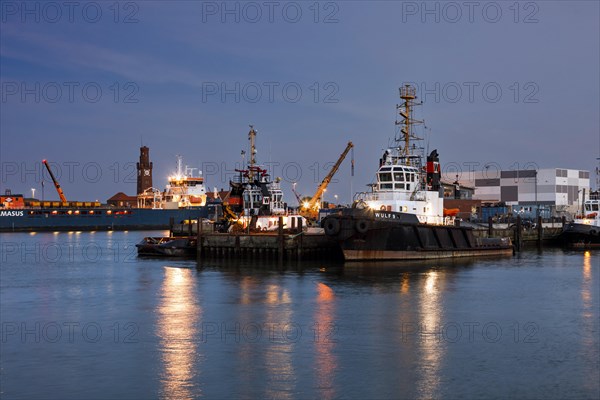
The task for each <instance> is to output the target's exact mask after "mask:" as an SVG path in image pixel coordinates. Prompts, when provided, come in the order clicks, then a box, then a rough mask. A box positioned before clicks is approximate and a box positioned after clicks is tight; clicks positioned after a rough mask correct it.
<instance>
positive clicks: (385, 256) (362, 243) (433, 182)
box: [321, 85, 513, 261]
mask: <svg viewBox="0 0 600 400" xmlns="http://www.w3.org/2000/svg"><path fill="white" fill-rule="evenodd" d="M400 98H401V99H402V100H403V103H402V104H401V105H398V106H397V109H398V114H399V115H400V116H401V117H402V120H401V121H396V125H401V127H400V129H399V131H398V133H397V134H396V136H395V138H394V141H393V144H392V146H390V147H389V148H388V149H387V150H386V151H385V152H384V153H383V156H382V158H381V159H380V160H379V169H378V171H377V173H376V179H377V180H376V182H375V183H373V184H371V185H369V186H370V187H371V190H370V191H369V192H362V193H358V194H357V195H356V197H355V201H354V203H353V205H352V207H349V208H342V209H339V210H337V211H336V212H333V213H331V214H330V215H328V216H327V217H325V218H324V219H323V220H322V222H321V226H322V227H323V228H324V230H325V234H327V235H328V236H331V237H333V238H335V239H336V240H337V241H338V243H339V245H340V246H341V249H342V252H343V254H344V259H345V260H346V261H360V260H423V259H438V258H452V257H474V256H488V255H512V253H513V246H512V244H511V242H510V239H509V238H497V239H491V238H490V239H480V238H476V237H475V236H474V235H473V231H472V228H470V227H464V226H460V220H457V219H455V218H454V216H453V214H455V213H453V212H452V210H444V195H443V188H442V187H441V169H440V163H439V155H438V152H437V150H433V151H431V152H430V153H429V155H428V156H427V158H426V164H424V163H423V160H424V159H425V149H424V148H423V147H422V146H421V147H418V146H416V144H413V143H411V141H415V140H421V139H420V138H418V137H417V136H416V135H415V133H414V132H413V126H414V125H417V124H422V123H423V121H419V120H416V119H414V118H413V116H412V111H413V107H414V106H415V105H417V103H416V101H415V100H416V90H415V88H414V87H412V86H409V85H406V86H404V87H402V88H400Z"/></svg>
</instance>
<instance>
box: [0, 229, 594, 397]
mask: <svg viewBox="0 0 600 400" xmlns="http://www.w3.org/2000/svg"><path fill="white" fill-rule="evenodd" d="M147 234H148V233H144V232H128V233H127V232H114V233H106V232H96V233H59V234H53V233H38V234H1V235H0V246H1V269H0V311H1V313H0V321H1V326H2V337H1V342H0V346H1V348H0V349H1V354H0V394H1V397H2V398H6V399H11V398H23V399H35V398H61V399H63V398H77V399H80V398H154V397H162V398H208V399H215V398H283V399H285V398H324V399H329V398H357V399H365V398H530V399H539V398H557V399H559V398H560V399H563V398H578V399H581V398H599V397H600V388H599V382H600V349H599V347H600V344H599V343H600V339H599V337H600V334H599V323H600V311H599V310H600V307H599V291H600V253H598V252H566V251H562V250H558V249H556V250H554V249H551V250H544V251H543V252H538V251H527V252H523V253H522V254H521V255H519V256H516V257H514V258H501V259H478V260H472V261H460V262H449V263H448V262H446V263H428V264H409V265H401V264H398V263H395V264H394V263H390V264H383V265H382V264H352V265H348V264H346V265H341V264H335V263H331V262H310V263H308V262H307V263H302V264H297V263H293V264H286V265H284V266H281V267H278V266H277V265H276V264H272V263H260V262H255V263H249V262H240V261H235V260H220V261H207V262H202V263H199V264H197V263H196V262H195V261H181V260H179V261H178V260H160V259H138V258H137V257H136V255H135V248H134V247H133V245H134V244H135V243H136V242H137V241H139V240H140V239H141V237H143V236H145V235H147ZM153 234H156V232H154V233H153Z"/></svg>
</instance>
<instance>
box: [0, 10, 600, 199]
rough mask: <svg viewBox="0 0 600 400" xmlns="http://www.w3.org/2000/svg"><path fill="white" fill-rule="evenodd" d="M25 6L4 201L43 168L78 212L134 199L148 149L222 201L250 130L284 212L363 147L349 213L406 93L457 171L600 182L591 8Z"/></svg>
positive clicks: (2, 74)
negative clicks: (562, 175) (405, 90)
mask: <svg viewBox="0 0 600 400" xmlns="http://www.w3.org/2000/svg"><path fill="white" fill-rule="evenodd" d="M26 3H27V7H30V8H29V10H30V11H31V10H33V11H31V12H30V13H23V11H24V10H22V9H21V8H22V7H23V6H22V4H24V3H23V2H6V1H2V2H0V8H1V9H0V12H1V20H0V23H1V24H0V57H1V58H0V83H1V84H2V86H1V87H0V89H1V93H0V95H1V96H0V97H1V98H0V107H1V109H0V148H1V149H0V157H1V163H2V171H0V172H1V174H2V180H1V182H0V184H1V190H2V192H4V189H6V188H10V189H12V190H13V193H25V194H27V195H29V194H30V188H37V189H38V190H39V189H40V188H41V186H40V175H41V173H42V166H41V164H40V161H41V160H42V159H44V158H46V159H48V160H50V161H52V162H53V163H55V164H54V165H55V167H57V168H58V169H60V171H59V172H60V173H59V176H60V180H61V184H62V186H63V189H64V191H65V193H66V195H67V197H68V198H69V199H72V200H95V199H99V200H101V201H104V200H106V199H107V198H108V197H110V196H111V195H113V194H114V193H116V192H118V191H124V192H126V193H128V194H134V193H135V179H134V178H135V176H131V172H132V171H133V170H132V165H131V164H130V163H131V162H135V161H137V157H138V151H139V150H138V148H139V145H140V141H141V140H143V143H144V144H145V145H148V146H149V147H150V155H151V158H152V161H153V162H154V180H155V182H154V184H155V186H157V187H163V186H164V184H165V183H166V177H167V176H168V175H169V174H170V173H171V172H173V171H174V168H175V155H176V154H181V155H182V156H183V157H184V162H185V164H188V165H190V166H192V167H199V168H202V169H204V172H205V178H206V183H207V186H208V187H210V188H213V187H218V188H225V187H227V180H228V177H229V176H230V175H227V174H226V171H231V170H232V169H233V168H235V167H236V166H239V165H236V163H239V162H240V160H241V156H240V151H241V150H243V149H246V148H247V132H248V125H249V124H254V126H255V127H256V129H257V130H258V132H259V136H258V147H259V153H258V156H259V161H262V162H271V163H272V164H271V165H272V166H273V170H274V175H276V176H282V177H283V178H284V189H285V190H286V193H287V200H288V201H289V202H290V203H295V201H294V200H293V196H292V195H291V192H290V191H289V189H290V187H291V181H292V180H296V179H298V191H299V192H301V193H302V194H309V193H312V192H313V191H314V190H315V188H316V186H317V184H318V182H319V181H320V179H322V178H323V177H324V175H325V174H326V172H327V168H328V163H331V162H334V161H335V160H336V159H337V157H338V155H339V154H340V153H341V152H342V150H343V149H344V147H345V145H346V143H347V141H348V140H352V141H353V142H354V143H355V145H356V148H355V151H354V156H355V160H356V161H355V165H356V173H355V176H354V178H351V177H350V163H349V161H346V162H345V163H344V164H343V166H342V167H341V169H340V171H339V173H338V175H337V176H336V180H337V182H336V183H333V184H332V185H331V186H330V188H329V189H328V192H327V194H326V197H329V199H328V200H333V196H334V194H337V195H338V196H339V198H340V200H341V201H344V202H348V201H349V200H350V193H351V185H350V182H352V190H353V191H354V192H356V191H359V190H365V189H366V187H365V185H366V184H367V183H369V182H371V181H372V179H373V178H374V173H375V171H376V168H377V162H378V158H379V157H380V155H381V153H382V151H383V149H384V148H385V147H386V146H387V143H388V140H389V138H391V137H393V136H394V134H395V129H396V128H395V126H394V121H395V119H396V117H395V105H396V104H397V103H399V101H400V100H399V98H398V87H399V86H400V85H401V84H402V83H403V82H415V83H417V86H418V88H419V89H421V92H422V89H426V90H428V92H427V93H420V94H421V96H420V97H421V99H422V100H423V101H424V104H423V106H422V107H420V109H419V110H418V115H419V117H422V118H424V119H425V120H426V125H427V127H428V130H426V131H424V134H426V136H427V138H428V140H427V142H428V145H429V148H430V149H434V148H437V149H438V151H439V153H440V156H441V163H442V165H443V166H444V165H446V166H448V168H449V169H447V171H450V170H452V168H453V167H451V166H452V165H458V166H461V168H462V170H463V171H462V173H463V174H468V172H467V171H468V169H469V168H473V167H469V165H475V168H476V169H483V165H484V164H486V163H496V165H499V166H501V167H502V168H503V169H515V168H516V167H525V168H530V167H531V166H532V165H537V166H539V167H540V168H550V167H561V168H574V169H586V170H590V171H594V169H595V168H596V166H597V160H596V159H597V158H598V157H600V116H599V110H600V104H599V103H600V101H599V96H600V95H599V93H600V78H599V77H600V52H599V51H600V30H599V22H598V21H600V9H599V3H598V2H597V1H580V2H571V1H548V2H547V1H538V2H520V3H517V6H515V3H514V2H476V3H477V4H478V5H477V6H476V7H475V8H474V10H473V13H472V15H469V10H468V9H467V8H466V7H465V6H464V5H463V2H456V3H453V2H451V4H450V3H448V2H428V3H423V2H377V1H374V2H366V1H349V2H346V1H344V2H321V3H314V2H291V3H290V2H273V3H270V4H271V6H272V7H274V8H273V10H274V13H273V15H272V19H271V20H270V18H269V15H268V12H269V9H268V6H265V4H266V3H264V2H256V3H251V5H250V6H248V5H247V4H248V3H244V2H228V3H225V2H200V1H198V2H194V1H170V2H166V1H137V2H120V3H117V4H118V11H119V13H118V15H116V14H115V7H114V4H115V3H114V2H80V3H79V6H78V8H76V9H75V10H74V13H73V18H72V20H70V16H69V15H68V11H69V10H68V9H67V8H65V7H64V5H63V3H61V2H58V3H55V4H58V9H59V10H60V12H61V13H62V17H61V18H59V19H58V20H57V21H56V22H52V20H54V19H56V18H55V16H56V15H55V12H54V11H55V10H54V9H52V8H51V7H49V6H45V3H44V2H26ZM448 4H450V6H449V5H448ZM455 6H457V7H458V8H460V11H461V13H462V15H458V14H456V10H457V8H456V7H455ZM36 7H37V8H36ZM44 7H46V8H44ZM84 7H87V8H86V10H87V12H88V14H87V16H86V15H85V14H83V13H82V9H83V8H84ZM253 7H254V8H253ZM424 7H427V10H433V12H430V13H427V12H426V11H427V10H425V9H424ZM453 7H454V8H453ZM484 8H485V10H486V12H485V13H484V12H483V9H484ZM97 9H99V10H100V11H101V13H102V14H101V16H99V17H98V18H95V17H94V15H95V14H94V13H93V12H92V11H95V10H97ZM226 9H227V10H233V12H232V13H226V12H225V10H226ZM256 9H260V10H261V13H262V15H261V17H260V18H256V19H257V20H258V21H257V22H252V21H251V20H252V19H255V18H254V17H255V16H256V13H255V11H256ZM284 9H285V10H286V12H284V11H283V10H284ZM317 9H318V11H319V12H318V15H317V14H316V10H317ZM297 10H301V12H302V15H301V16H299V17H298V18H297V19H298V21H297V22H293V21H292V20H294V18H295V17H296V13H295V11H297ZM497 10H500V12H501V15H498V14H496V13H495V12H496V11H497ZM90 16H91V17H90ZM496 17H497V18H496ZM236 18H237V19H238V21H237V22H236ZM95 19H97V21H95V22H93V20H95ZM436 19H437V20H436ZM115 20H116V21H117V22H115ZM494 20H497V21H496V22H494ZM315 21H316V22H315ZM36 83H37V84H38V85H39V89H38V87H36ZM236 84H237V85H239V90H236ZM69 85H71V86H72V87H74V92H73V98H72V99H70V98H69V93H68V86H69ZM86 85H87V87H88V89H89V92H88V96H87V97H86V96H85V94H84V93H82V90H81V89H82V88H83V87H84V86H86ZM223 85H224V87H226V88H228V89H229V90H231V91H232V92H233V93H229V94H226V95H223V92H222V90H221V89H222V87H223ZM269 85H270V86H271V87H272V88H273V89H274V91H273V98H272V99H271V98H269V91H268V87H269ZM286 85H287V86H286ZM56 86H59V87H61V88H62V93H61V94H60V95H59V94H57V92H56V90H55V88H56ZM97 87H99V88H100V89H101V91H102V94H101V96H99V97H98V98H97V99H94V97H95V91H94V90H95V88H97ZM256 87H260V88H261V89H262V92H261V93H260V95H258V92H256V90H255V89H256ZM283 87H287V89H288V91H287V92H285V93H284V91H283ZM298 87H299V88H300V89H301V90H302V95H301V96H299V97H298V98H297V99H295V98H294V97H295V94H296V92H295V89H296V88H298ZM469 87H471V88H473V92H472V93H471V94H472V97H471V98H470V96H469V90H468V88H469ZM484 87H485V88H486V90H487V92H486V91H484V90H483V88H484ZM23 88H29V89H30V92H29V93H25V94H24V92H23V90H22V89H23ZM44 88H45V89H44ZM215 88H216V93H215ZM457 88H460V89H461V91H462V92H461V93H460V96H459V93H458V92H457V91H456V89H457ZM497 88H500V90H501V94H500V95H497V92H496V89H497ZM211 90H212V91H211ZM317 94H318V97H315V95H317ZM116 95H118V96H116ZM236 95H237V96H238V98H236ZM36 96H38V97H39V99H37V98H36ZM115 96H116V97H115ZM286 96H287V97H286ZM92 100H97V101H96V102H93V101H92ZM296 100H297V101H296ZM53 101H55V102H53ZM131 101H136V102H131ZM477 163H478V164H477ZM69 165H70V166H72V167H71V168H72V169H71V172H72V174H71V175H72V176H69V175H70V174H69ZM329 165H330V164H329ZM477 166H478V168H477ZM298 167H300V169H301V176H298V174H297V170H298ZM215 168H217V169H218V171H216V172H215ZM317 170H318V171H317ZM98 172H100V173H101V175H98ZM317 172H318V173H317ZM462 177H463V178H465V177H466V175H465V176H462ZM46 179H47V178H46ZM50 189H51V188H49V186H48V185H47V186H46V189H45V198H46V199H55V198H56V199H57V198H58V196H57V195H56V193H55V192H54V191H53V190H50ZM36 196H37V197H41V196H40V192H37V193H36Z"/></svg>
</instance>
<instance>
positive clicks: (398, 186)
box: [394, 183, 404, 190]
mask: <svg viewBox="0 0 600 400" xmlns="http://www.w3.org/2000/svg"><path fill="white" fill-rule="evenodd" d="M394 187H395V188H396V189H403V190H404V183H396V184H394Z"/></svg>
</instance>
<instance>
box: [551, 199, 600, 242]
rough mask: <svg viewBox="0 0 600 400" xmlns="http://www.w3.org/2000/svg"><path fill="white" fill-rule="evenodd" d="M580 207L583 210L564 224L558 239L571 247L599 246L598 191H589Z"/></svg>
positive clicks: (599, 202)
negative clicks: (571, 220)
mask: <svg viewBox="0 0 600 400" xmlns="http://www.w3.org/2000/svg"><path fill="white" fill-rule="evenodd" d="M584 198H585V195H584ZM582 208H583V212H582V213H581V214H580V215H577V216H576V217H575V219H574V220H573V222H571V223H569V224H567V225H565V227H564V228H563V231H562V233H561V235H560V237H559V240H560V241H561V242H562V243H563V244H565V245H566V246H567V247H571V248H581V249H588V248H600V193H599V192H598V191H596V192H592V193H590V196H589V199H587V200H585V201H584V203H583V207H582Z"/></svg>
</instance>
